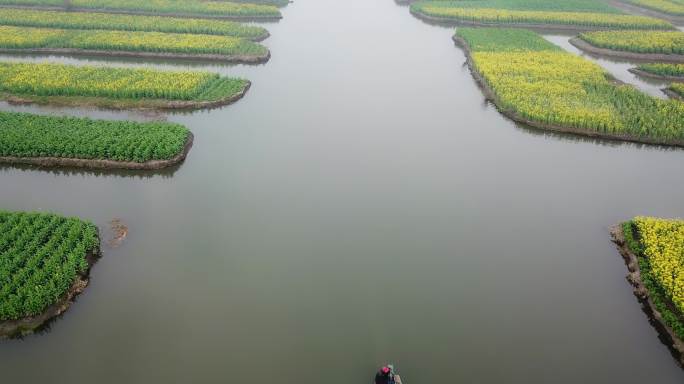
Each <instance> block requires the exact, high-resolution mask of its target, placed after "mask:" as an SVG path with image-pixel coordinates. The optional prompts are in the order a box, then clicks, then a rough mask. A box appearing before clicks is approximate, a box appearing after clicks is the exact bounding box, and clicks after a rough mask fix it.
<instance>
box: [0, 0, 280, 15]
mask: <svg viewBox="0 0 684 384" xmlns="http://www.w3.org/2000/svg"><path fill="white" fill-rule="evenodd" d="M68 3H69V6H68V7H66V6H65V2H64V1H63V0H60V1H58V0H0V5H5V6H21V7H27V6H29V7H50V8H57V9H60V8H62V9H67V8H68V9H69V10H71V11H92V10H98V11H102V12H114V13H138V14H162V15H172V16H180V17H186V16H199V17H208V18H226V19H246V20H254V19H279V18H280V17H281V15H280V11H279V10H278V7H276V6H273V5H263V4H249V3H231V2H226V1H201V0H154V1H136V0H70V1H69V2H68Z"/></svg>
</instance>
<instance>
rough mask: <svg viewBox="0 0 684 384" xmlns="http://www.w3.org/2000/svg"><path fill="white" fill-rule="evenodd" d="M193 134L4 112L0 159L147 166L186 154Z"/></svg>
mask: <svg viewBox="0 0 684 384" xmlns="http://www.w3.org/2000/svg"><path fill="white" fill-rule="evenodd" d="M188 135H189V131H188V129H187V128H185V127H183V126H182V125H179V124H172V123H165V122H148V123H138V122H132V121H109V120H93V119H88V118H76V117H54V116H40V115H33V114H27V113H12V112H0V156H8V157H19V158H33V157H57V158H73V159H99V160H114V161H131V162H137V163H143V162H146V161H150V160H168V159H171V158H173V157H175V156H177V155H179V154H180V153H182V151H183V148H184V146H185V142H186V140H187V138H188Z"/></svg>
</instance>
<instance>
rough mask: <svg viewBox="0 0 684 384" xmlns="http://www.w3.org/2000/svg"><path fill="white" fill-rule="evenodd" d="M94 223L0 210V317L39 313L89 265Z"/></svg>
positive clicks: (95, 245)
mask: <svg viewBox="0 0 684 384" xmlns="http://www.w3.org/2000/svg"><path fill="white" fill-rule="evenodd" d="M98 249H99V237H98V234H97V228H96V227H95V226H94V225H93V224H91V223H89V222H86V221H82V220H79V219H77V218H67V217H62V216H58V215H54V214H45V213H24V212H5V211H0V321H3V320H15V319H21V318H25V317H29V316H34V315H38V314H41V313H43V312H44V311H45V310H46V309H47V308H48V307H49V306H50V305H52V304H54V303H56V302H57V301H58V300H59V299H60V298H61V297H62V296H64V295H65V294H66V293H67V291H69V289H70V288H71V286H72V284H73V283H74V281H75V280H76V277H77V275H78V274H81V273H84V272H85V271H86V270H87V268H88V263H87V260H86V256H87V255H88V254H89V253H93V252H98Z"/></svg>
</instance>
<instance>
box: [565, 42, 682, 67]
mask: <svg viewBox="0 0 684 384" xmlns="http://www.w3.org/2000/svg"><path fill="white" fill-rule="evenodd" d="M570 44H572V45H574V46H575V47H577V48H579V49H581V50H583V51H585V52H589V53H593V54H596V55H603V56H612V57H619V58H621V59H629V60H639V61H663V62H668V63H684V55H676V54H673V55H666V54H663V53H634V52H626V51H616V50H613V49H608V48H599V47H597V46H595V45H592V44H590V43H588V42H586V41H584V40H582V39H580V38H579V37H573V38H572V39H570Z"/></svg>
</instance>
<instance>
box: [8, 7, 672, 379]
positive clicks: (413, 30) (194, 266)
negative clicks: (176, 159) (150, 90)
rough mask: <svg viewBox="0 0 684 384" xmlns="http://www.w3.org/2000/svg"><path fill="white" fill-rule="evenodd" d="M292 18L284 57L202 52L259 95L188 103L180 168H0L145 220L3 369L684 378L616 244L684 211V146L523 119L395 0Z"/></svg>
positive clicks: (284, 28) (80, 207) (283, 31)
mask: <svg viewBox="0 0 684 384" xmlns="http://www.w3.org/2000/svg"><path fill="white" fill-rule="evenodd" d="M284 14H285V18H284V19H283V20H282V21H281V22H280V23H277V24H271V25H269V26H268V28H269V30H270V31H271V33H272V37H271V38H269V39H268V40H267V41H266V42H265V44H267V45H268V46H269V47H270V48H271V50H272V53H273V58H272V60H271V61H270V62H269V63H268V64H266V65H263V66H234V67H229V66H215V65H210V66H205V67H204V68H207V69H211V70H216V71H220V72H221V73H224V74H230V75H239V76H244V77H247V78H249V79H250V80H252V81H253V83H254V86H253V88H252V89H251V91H250V92H249V94H248V95H247V97H246V98H245V99H244V100H242V101H240V102H239V103H237V104H234V105H232V106H228V107H226V108H222V109H218V110H212V111H201V112H195V113H190V114H178V115H172V116H169V117H168V118H169V120H172V121H175V122H179V123H183V124H186V125H187V126H188V127H189V128H190V129H192V131H193V132H194V134H195V138H196V141H195V146H194V148H193V150H192V151H191V152H190V156H189V157H188V159H187V161H186V162H185V163H184V164H183V165H181V166H180V167H178V168H175V169H171V170H168V171H165V172H163V173H142V174H141V173H133V172H121V173H99V172H83V171H69V170H67V171H44V170H36V169H26V168H21V169H20V168H12V167H5V168H0V199H1V203H2V204H1V206H2V208H4V209H11V210H44V211H55V212H60V213H65V214H68V215H78V216H82V217H85V218H89V219H91V220H93V221H94V222H95V223H97V224H98V225H100V226H101V227H103V228H106V226H107V222H108V221H109V220H111V219H112V218H114V217H118V218H121V219H122V220H123V221H124V222H125V223H127V224H128V225H129V226H130V234H129V236H128V238H127V239H126V241H125V243H124V244H123V246H122V247H120V248H118V249H105V253H104V257H103V258H102V260H101V261H100V262H99V263H98V264H97V265H96V266H95V268H94V269H93V273H92V283H91V285H90V287H89V288H88V289H87V291H86V292H85V294H83V295H82V296H81V297H80V299H79V300H78V302H77V303H76V304H75V305H74V306H73V307H72V309H71V310H70V311H69V312H68V313H67V314H66V315H65V316H63V317H62V318H61V319H59V320H58V321H56V322H55V323H53V324H52V327H51V329H50V330H49V331H48V332H46V333H44V334H42V335H37V336H31V337H27V338H25V339H24V340H12V341H8V342H3V343H0V372H2V377H3V382H7V383H18V382H24V383H36V382H41V381H50V382H57V383H117V384H119V383H161V382H164V383H221V382H225V383H228V382H230V383H254V384H262V383H263V384H265V383H272V382H274V381H278V382H283V383H297V384H320V383H321V382H323V381H325V382H329V383H340V384H342V383H344V384H349V383H367V382H369V381H370V379H371V377H372V374H373V371H374V369H375V368H376V367H377V366H378V365H379V364H381V363H384V362H387V361H391V362H394V363H395V364H396V365H397V366H398V368H399V370H400V372H401V373H402V374H403V376H404V379H405V381H406V382H408V383H409V384H411V383H440V382H441V383H492V384H495V383H503V382H506V383H520V384H523V383H525V384H526V383H556V384H563V383H568V384H571V383H572V384H575V383H617V382H619V383H623V384H627V383H640V384H641V383H645V382H648V383H659V384H668V383H672V384H675V383H682V382H683V381H684V373H683V372H682V370H681V369H680V368H679V367H678V366H677V365H676V364H675V362H674V360H673V359H672V358H671V356H670V355H669V352H668V350H667V349H666V348H665V347H664V346H663V345H662V344H661V343H660V342H659V341H658V338H657V334H656V332H655V331H654V329H653V328H652V327H651V326H650V325H649V323H648V321H647V319H646V317H645V315H644V314H643V313H642V312H641V310H640V308H639V305H638V303H637V301H636V299H635V298H634V297H633V296H632V294H631V289H630V287H629V285H628V283H627V282H626V281H625V279H624V275H625V273H626V268H625V267H624V265H623V263H622V260H621V259H620V257H619V256H618V254H617V252H616V250H615V248H614V246H613V245H612V244H611V242H610V241H609V236H608V227H609V226H610V225H611V224H614V223H616V222H618V221H621V220H624V219H627V218H629V217H631V216H634V215H657V216H666V217H670V216H684V204H683V203H682V192H681V191H682V190H684V177H682V172H681V169H682V162H683V161H684V151H681V150H667V149H663V148H658V147H645V146H639V145H634V144H624V143H615V142H610V141H598V140H590V139H585V138H580V137H576V136H567V135H557V134H549V133H544V132H541V131H537V130H531V129H528V128H525V127H521V126H518V125H516V124H514V123H512V122H511V121H509V120H507V119H505V118H504V117H502V116H501V115H500V114H499V113H498V112H497V111H496V110H495V109H494V108H493V107H492V106H491V105H489V104H488V103H486V102H485V101H484V99H483V96H482V93H481V92H480V90H479V89H478V88H477V86H476V84H475V83H474V81H473V79H472V77H471V75H470V74H469V72H468V70H467V68H466V67H464V65H463V63H464V61H465V58H464V55H463V52H462V51H461V50H460V49H458V48H456V47H455V46H454V45H453V43H452V42H451V40H450V38H451V34H452V30H451V29H448V28H442V27H435V26H430V25H427V24H425V23H423V22H421V21H419V20H417V19H415V18H413V17H412V16H411V15H410V14H409V13H408V9H407V8H405V7H399V6H397V5H395V4H394V2H392V1H390V0H382V1H380V0H378V1H368V0H346V1H335V0H297V1H296V3H294V4H291V5H290V6H288V7H287V8H286V9H285V11H284ZM22 60H34V59H33V58H22ZM50 60H52V61H65V62H81V63H82V62H98V61H95V60H94V61H89V60H83V59H79V60H74V59H61V58H51V59H50ZM113 63H116V65H139V64H138V63H136V62H134V61H126V62H124V61H121V62H113ZM159 66H160V67H166V68H189V67H194V66H191V65H188V64H168V65H167V64H165V65H159ZM2 109H3V110H8V109H13V110H30V111H34V112H36V111H37V112H41V113H67V114H75V115H88V116H97V117H107V118H136V119H150V118H158V117H159V116H155V115H154V114H147V115H138V114H131V113H117V112H99V111H83V110H77V109H50V108H35V107H22V108H17V107H9V106H6V105H3V106H2Z"/></svg>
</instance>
